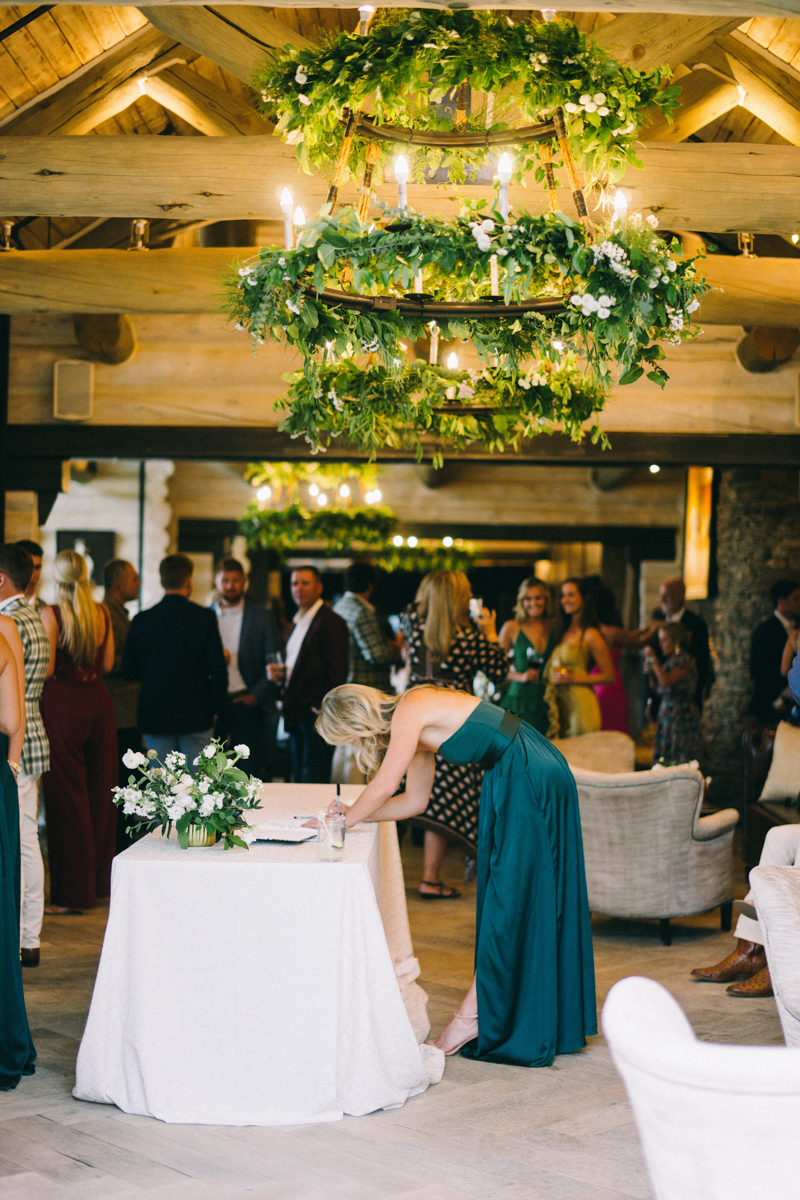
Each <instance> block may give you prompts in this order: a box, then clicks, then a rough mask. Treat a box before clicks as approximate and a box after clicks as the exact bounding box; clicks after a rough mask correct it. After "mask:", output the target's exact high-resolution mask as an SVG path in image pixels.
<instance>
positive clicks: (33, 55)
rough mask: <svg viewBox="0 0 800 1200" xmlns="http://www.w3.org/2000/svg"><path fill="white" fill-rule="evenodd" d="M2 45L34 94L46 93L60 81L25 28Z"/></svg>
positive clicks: (56, 72) (59, 77) (57, 74)
mask: <svg viewBox="0 0 800 1200" xmlns="http://www.w3.org/2000/svg"><path fill="white" fill-rule="evenodd" d="M3 45H4V47H5V49H6V50H7V51H8V53H9V54H10V55H11V57H12V58H13V59H14V61H15V63H16V64H17V66H18V67H19V69H20V71H21V72H22V73H23V75H24V76H25V78H26V79H27V80H28V81H29V82H30V84H31V86H32V87H33V88H34V89H35V91H36V92H44V91H46V90H47V89H48V88H50V87H52V86H53V85H54V84H56V83H58V82H59V80H60V79H61V76H60V75H59V73H58V71H56V69H55V68H54V67H53V65H52V63H50V62H49V61H48V60H47V59H46V58H43V56H42V52H41V50H40V49H39V47H38V46H37V44H36V42H35V41H34V40H33V38H32V36H31V33H30V30H29V28H28V27H27V26H26V27H25V28H24V29H20V30H18V31H17V32H16V33H13V34H12V35H11V37H9V38H6V40H5V41H4V42H3Z"/></svg>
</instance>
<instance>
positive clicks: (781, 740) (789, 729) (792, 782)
mask: <svg viewBox="0 0 800 1200" xmlns="http://www.w3.org/2000/svg"><path fill="white" fill-rule="evenodd" d="M798 792H800V729H799V728H798V727H797V726H796V725H788V724H787V723H786V721H781V723H780V724H779V725H778V731H777V733H776V734H775V748H774V750H773V751H772V765H771V766H770V769H769V775H768V776H767V781H766V783H765V784H764V788H763V791H762V792H761V796H760V797H759V798H760V799H761V800H788V799H789V798H791V799H792V800H793V799H794V798H795V796H796V795H797V793H798Z"/></svg>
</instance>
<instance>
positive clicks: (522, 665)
mask: <svg viewBox="0 0 800 1200" xmlns="http://www.w3.org/2000/svg"><path fill="white" fill-rule="evenodd" d="M550 605H551V595H550V588H549V587H548V586H547V584H546V583H544V582H543V581H542V580H541V579H536V578H535V576H531V577H530V578H528V579H523V581H522V583H521V584H520V586H519V591H518V592H517V603H516V606H515V608H514V616H513V618H512V620H510V621H506V622H505V624H504V625H503V628H502V629H501V630H500V645H501V646H502V647H503V649H504V650H505V651H507V653H508V656H509V658H510V659H511V660H512V664H513V665H512V667H511V670H510V671H509V673H508V679H509V682H508V683H507V684H506V687H505V689H504V691H503V695H502V697H501V698H500V700H498V701H497V703H498V704H499V705H500V706H501V707H502V708H507V709H508V711H509V712H512V713H516V715H517V716H518V717H522V719H523V721H527V722H528V724H529V725H532V726H533V728H534V729H538V730H539V733H543V734H544V736H545V737H558V720H559V718H558V708H557V707H556V703H555V697H554V695H553V691H554V689H553V688H552V686H549V685H548V684H547V681H546V680H545V677H544V675H545V669H546V667H547V663H548V660H549V658H550V655H551V654H552V653H553V651H554V649H555V647H556V643H557V641H558V638H557V637H556V634H555V627H554V626H555V622H554V621H553V619H552V617H551V615H550Z"/></svg>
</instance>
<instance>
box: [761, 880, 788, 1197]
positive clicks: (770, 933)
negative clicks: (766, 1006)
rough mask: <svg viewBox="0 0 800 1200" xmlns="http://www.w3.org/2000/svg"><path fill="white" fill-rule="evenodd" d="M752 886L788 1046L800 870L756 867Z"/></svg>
mask: <svg viewBox="0 0 800 1200" xmlns="http://www.w3.org/2000/svg"><path fill="white" fill-rule="evenodd" d="M750 887H751V888H752V890H753V899H754V900H755V905H756V912H757V913H758V923H759V925H760V926H761V932H762V934H763V937H764V949H765V950H766V952H767V965H768V967H769V977H770V979H771V980H772V988H773V991H774V992H775V1003H776V1004H777V1006H778V1015H779V1017H780V1019H781V1025H782V1027H783V1036H784V1039H785V1041H786V1045H787V1046H800V870H798V869H797V867H753V870H752V871H751V872H750ZM798 1189H800V1179H798Z"/></svg>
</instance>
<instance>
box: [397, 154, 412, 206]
mask: <svg viewBox="0 0 800 1200" xmlns="http://www.w3.org/2000/svg"><path fill="white" fill-rule="evenodd" d="M408 174H409V171H408V160H407V158H406V156H405V154H398V156H397V158H396V159H395V160H394V177H395V179H396V180H397V207H398V208H399V209H403V208H407V207H408V196H407V192H406V184H407V183H408Z"/></svg>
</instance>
